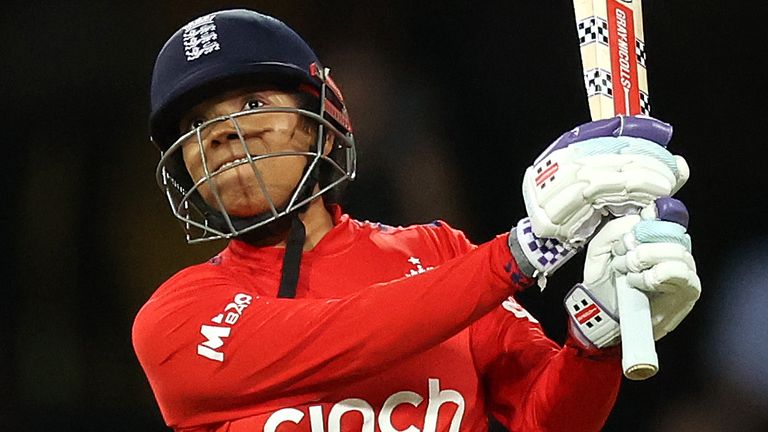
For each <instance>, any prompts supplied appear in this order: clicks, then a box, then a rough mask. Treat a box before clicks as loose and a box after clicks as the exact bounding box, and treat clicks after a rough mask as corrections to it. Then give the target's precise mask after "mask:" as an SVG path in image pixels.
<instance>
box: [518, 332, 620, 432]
mask: <svg viewBox="0 0 768 432" xmlns="http://www.w3.org/2000/svg"><path fill="white" fill-rule="evenodd" d="M620 383H621V358H620V355H619V352H618V350H617V349H615V348H614V349H609V350H603V351H595V352H587V351H584V350H581V349H580V348H577V347H576V346H574V345H572V344H570V343H567V344H566V346H565V347H564V348H563V349H561V350H560V351H559V352H558V353H557V354H555V355H554V356H552V357H551V358H550V359H549V361H548V362H547V364H546V366H544V368H543V369H542V371H541V372H540V374H539V376H538V377H537V378H536V379H535V381H534V382H533V383H532V385H531V387H530V390H529V391H528V396H527V398H526V399H525V401H524V404H523V413H524V414H523V415H520V416H516V417H515V418H516V419H518V420H521V421H524V422H526V423H528V424H518V425H516V427H515V428H513V430H520V431H564V430H573V431H582V432H589V431H600V430H601V428H602V427H603V424H604V423H605V421H606V419H607V418H608V415H609V414H610V412H611V409H612V408H613V405H614V404H615V402H616V397H617V395H618V392H619V385H620Z"/></svg>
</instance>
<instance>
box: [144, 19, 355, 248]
mask: <svg viewBox="0 0 768 432" xmlns="http://www.w3.org/2000/svg"><path fill="white" fill-rule="evenodd" d="M263 84H266V85H273V86H276V87H278V88H285V89H293V90H295V91H297V92H299V93H301V94H305V95H310V96H311V97H312V98H313V99H312V100H314V101H317V103H316V104H312V108H308V107H299V108H295V107H284V108H280V107H276V108H275V107H270V108H255V109H252V110H247V111H242V112H239V113H232V114H230V115H226V116H223V117H219V118H216V119H212V120H209V121H206V122H205V123H203V124H202V125H200V126H198V127H196V128H194V129H193V130H191V131H182V130H180V127H179V120H180V119H181V116H182V115H183V114H184V112H185V111H187V110H189V109H190V108H192V107H193V106H195V105H197V104H198V103H200V102H203V101H204V100H206V99H208V98H210V97H212V96H214V95H217V94H220V93H222V92H224V91H228V90H232V89H236V88H242V87H247V86H255V85H263ZM275 111H281V112H292V113H297V114H300V115H302V116H304V117H307V118H309V119H311V120H313V121H314V122H315V123H316V124H317V129H316V130H317V140H316V141H317V142H316V145H315V148H314V149H311V151H310V152H309V153H311V154H310V155H308V153H307V152H303V153H300V154H299V153H296V154H295V155H301V156H304V157H307V168H306V169H305V175H303V176H302V181H301V182H300V183H299V184H298V185H297V186H296V190H295V191H294V195H293V196H292V198H291V199H290V200H289V202H288V203H275V202H273V201H272V199H271V197H269V196H268V195H267V196H266V199H267V200H268V201H269V204H270V208H271V211H269V212H267V213H265V214H260V215H253V217H236V216H233V215H230V214H228V213H227V211H226V209H225V208H224V206H223V204H222V202H221V199H220V198H219V197H218V196H216V200H215V202H213V203H211V202H206V201H205V200H204V199H203V198H202V197H201V195H200V193H199V187H200V186H201V185H202V184H205V183H209V184H211V183H213V180H214V179H215V177H216V176H217V175H218V174H220V172H218V171H217V172H210V173H209V172H208V170H206V174H205V177H203V178H202V179H197V180H193V179H192V178H191V177H190V176H189V173H188V172H187V170H186V167H185V165H184V162H183V155H182V144H183V143H185V142H189V140H195V139H197V141H198V144H199V145H200V148H201V150H202V148H203V147H202V141H200V140H201V138H200V137H201V133H200V131H201V130H203V129H205V128H206V127H212V126H213V125H214V124H215V123H217V122H229V123H232V124H233V126H234V129H236V130H238V135H239V138H240V141H241V142H242V146H243V148H244V149H245V152H246V156H247V158H245V159H246V160H243V161H239V162H237V163H235V164H227V165H228V166H227V168H228V169H230V168H234V167H236V166H238V165H241V164H245V163H248V164H250V165H251V166H252V168H253V170H254V172H255V173H256V176H259V174H258V166H257V165H258V164H257V163H256V162H258V161H259V160H261V159H264V158H269V157H282V156H286V155H289V154H287V153H281V154H267V155H250V154H249V150H248V145H247V144H246V142H245V139H244V137H243V135H242V133H241V132H240V126H239V125H238V124H237V123H238V120H237V119H238V118H240V117H242V116H244V115H258V114H259V113H260V112H275ZM149 123H150V135H151V139H152V141H153V142H154V143H155V144H156V145H157V146H158V148H159V149H160V151H161V154H162V156H161V160H160V163H159V164H158V167H157V172H156V177H157V181H158V185H159V186H160V188H161V189H162V190H163V192H164V193H165V195H166V197H167V198H168V201H169V204H170V206H171V209H172V211H173V214H174V216H176V217H177V218H178V219H180V220H181V221H182V224H183V226H184V229H185V231H186V234H187V241H188V242H190V243H194V242H198V241H204V240H213V239H221V238H232V237H236V236H238V235H241V234H244V233H246V232H249V231H252V230H254V229H256V228H259V227H261V226H264V225H266V224H268V223H270V222H272V221H274V220H276V219H279V218H282V217H284V216H286V215H289V214H292V213H295V212H296V211H301V209H302V208H303V207H305V206H306V204H308V203H309V202H310V201H312V200H313V199H315V198H317V197H319V196H320V195H323V194H330V193H331V192H336V191H337V190H338V189H339V186H341V185H342V183H344V182H346V181H347V180H352V179H354V175H355V165H356V163H355V145H354V137H353V135H352V127H351V124H350V121H349V117H348V115H347V110H346V108H345V106H344V100H343V98H342V95H341V92H340V91H339V89H338V87H337V86H336V85H335V83H334V82H333V80H332V79H331V77H330V75H329V70H328V69H326V68H323V67H322V66H321V63H320V61H319V60H318V58H317V56H316V55H315V53H314V52H313V51H312V49H311V48H310V47H309V45H307V43H306V42H305V41H304V40H303V39H302V38H301V37H300V36H299V35H298V34H297V33H296V32H294V31H293V30H292V29H291V28H289V27H288V26H287V25H285V24H284V23H283V22H281V21H279V20H277V19H275V18H273V17H270V16H266V15H263V14H260V13H257V12H254V11H250V10H244V9H235V10H224V11H219V12H214V13H210V14H208V15H204V16H201V17H199V18H197V19H195V20H193V21H191V22H190V23H188V24H186V25H185V26H183V27H182V28H181V29H179V30H178V31H177V32H176V33H174V34H173V36H171V38H170V39H169V40H168V41H167V42H166V43H165V45H164V46H163V48H162V49H161V51H160V53H159V55H158V57H157V60H156V62H155V67H154V71H153V74H152V86H151V113H150V119H149ZM329 135H332V138H333V142H334V146H333V150H332V151H331V153H330V154H323V152H322V143H323V142H325V137H327V136H329ZM201 153H202V152H201ZM289 156H290V155H289ZM222 170H223V168H222ZM316 184H319V185H320V188H319V192H315V191H314V189H315V187H314V186H315V185H316ZM211 189H213V190H214V191H215V185H212V187H211ZM326 199H328V197H326ZM331 201H335V199H333V200H331Z"/></svg>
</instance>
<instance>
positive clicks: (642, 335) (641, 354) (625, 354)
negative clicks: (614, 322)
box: [616, 274, 659, 381]
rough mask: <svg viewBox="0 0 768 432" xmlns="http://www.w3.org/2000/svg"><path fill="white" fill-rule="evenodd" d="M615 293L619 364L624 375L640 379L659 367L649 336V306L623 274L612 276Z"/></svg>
mask: <svg viewBox="0 0 768 432" xmlns="http://www.w3.org/2000/svg"><path fill="white" fill-rule="evenodd" d="M616 297H617V300H618V307H619V326H620V328H621V367H622V369H623V370H624V376H625V377H627V378H629V379H631V380H633V381H641V380H645V379H648V378H650V377H652V376H654V375H656V372H658V370H659V358H658V356H657V355H656V344H655V342H654V340H653V326H652V325H651V306H650V303H649V302H648V297H647V296H646V295H645V293H643V292H642V291H640V290H638V289H635V288H632V287H631V286H629V282H628V281H627V276H626V275H622V274H619V275H617V276H616Z"/></svg>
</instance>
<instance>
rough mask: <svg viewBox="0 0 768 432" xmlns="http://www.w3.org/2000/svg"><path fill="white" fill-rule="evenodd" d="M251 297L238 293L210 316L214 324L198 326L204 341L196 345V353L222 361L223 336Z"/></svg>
mask: <svg viewBox="0 0 768 432" xmlns="http://www.w3.org/2000/svg"><path fill="white" fill-rule="evenodd" d="M251 300H253V297H251V296H249V295H248V294H243V293H238V294H236V295H235V298H234V299H233V300H232V302H231V303H229V304H228V305H227V306H226V307H225V308H224V311H223V312H222V313H220V314H218V315H216V316H215V317H213V318H211V322H213V323H214V324H216V325H208V324H203V325H202V326H200V334H201V335H203V337H205V342H203V343H201V344H199V345H198V346H197V354H198V355H201V356H203V357H205V358H208V359H211V360H215V361H218V362H223V361H224V352H223V351H221V350H220V348H222V347H223V346H224V338H226V337H229V335H230V333H231V332H232V326H234V325H235V323H237V321H238V320H239V319H240V316H241V315H242V314H243V312H244V311H245V309H246V308H247V307H248V306H249V305H250V304H251Z"/></svg>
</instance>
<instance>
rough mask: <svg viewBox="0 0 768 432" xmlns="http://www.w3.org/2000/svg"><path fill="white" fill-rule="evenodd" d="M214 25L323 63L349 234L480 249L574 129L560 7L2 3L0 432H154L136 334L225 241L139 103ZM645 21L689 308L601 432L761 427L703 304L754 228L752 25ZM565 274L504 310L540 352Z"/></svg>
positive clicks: (758, 144) (577, 84) (671, 5)
mask: <svg viewBox="0 0 768 432" xmlns="http://www.w3.org/2000/svg"><path fill="white" fill-rule="evenodd" d="M233 6H244V7H248V8H252V9H255V10H258V11H261V12H264V13H268V14H272V15H275V16H277V17H278V18H280V19H282V20H284V21H285V22H287V23H288V24H289V25H291V26H292V27H293V28H294V29H296V30H297V31H298V32H299V33H300V34H301V35H302V36H304V37H305V39H306V40H307V41H308V42H309V43H310V45H312V46H313V47H314V49H315V50H316V51H317V52H318V54H319V56H320V58H321V59H322V60H323V61H324V63H325V64H326V65H327V66H330V67H331V68H332V70H333V74H334V76H335V79H336V81H337V82H338V83H339V85H340V87H341V88H342V90H343V91H344V92H345V96H346V99H347V102H348V106H349V110H350V113H351V115H352V120H353V122H354V124H355V126H356V130H357V134H356V136H357V139H358V143H359V144H358V145H359V173H358V180H357V181H355V182H354V183H353V184H352V186H351V189H350V191H349V195H348V200H347V203H346V205H345V208H346V210H347V211H348V212H350V213H351V214H352V215H354V216H356V217H357V218H359V219H371V220H380V221H382V222H385V223H389V224H394V225H405V224H410V223H417V222H428V221H430V220H432V219H435V218H441V219H444V220H446V221H448V222H449V223H450V224H452V225H453V226H455V227H457V228H461V229H463V230H464V231H465V232H466V233H467V234H468V236H469V237H470V238H471V239H472V240H474V241H475V242H483V241H486V240H488V239H490V238H491V237H492V236H493V235H495V234H497V233H501V232H504V231H506V230H508V229H509V227H510V226H511V225H514V224H515V223H516V222H517V220H518V219H519V218H520V217H522V216H523V215H524V207H523V202H522V197H521V194H520V181H521V178H522V173H523V171H524V169H525V168H526V167H527V166H528V165H529V164H530V163H531V161H532V160H533V158H534V157H535V156H536V155H538V153H540V152H541V151H542V150H543V149H544V148H545V147H546V146H547V145H548V143H549V142H551V141H552V140H553V139H555V138H556V137H557V136H558V135H559V134H560V133H561V132H563V131H565V130H568V129H570V128H572V127H573V126H575V125H578V124H580V123H583V122H585V121H588V119H589V113H588V109H587V105H586V101H585V96H584V89H583V84H582V76H581V65H580V60H579V57H578V47H577V46H578V43H577V40H576V31H575V25H574V22H573V10H572V6H571V3H570V2H544V1H505V2H477V1H475V2H469V1H468V2H418V1H387V2H363V1H316V2H299V1H288V0H284V1H250V2H224V1H184V2H181V1H177V2H150V1H131V2H88V1H61V2H53V1H51V2H33V1H27V2H6V3H5V4H4V6H3V12H2V17H1V18H0V20H1V22H0V24H2V25H0V35H1V36H2V44H0V49H2V70H1V72H2V79H0V88H1V89H2V96H3V101H4V104H3V109H2V119H3V123H2V132H4V133H3V134H2V135H1V136H2V137H3V143H2V156H3V159H2V166H3V168H4V169H3V174H2V175H3V182H2V184H3V210H4V211H3V212H2V215H3V219H2V221H3V226H4V227H5V230H4V232H5V235H4V236H3V238H4V241H3V244H2V247H3V250H4V256H6V259H5V260H3V261H4V263H5V268H6V272H5V273H6V274H7V276H6V277H5V278H4V280H5V282H4V283H3V294H4V295H3V301H2V303H1V306H0V325H1V326H2V332H1V333H0V337H1V338H2V339H1V340H0V350H1V351H0V353H1V354H0V362H2V363H0V366H2V367H0V389H1V390H0V429H1V430H33V431H37V430H73V431H80V430H126V431H127V430H132V431H133V430H142V431H149V430H166V429H165V428H164V426H163V422H162V419H161V417H160V414H159V410H158V409H157V406H156V404H155V402H154V399H153V397H152V394H151V392H150V389H149V386H148V384H147V382H146V380H145V378H144V376H143V374H142V372H141V369H140V368H139V365H138V363H137V361H136V360H135V357H134V355H133V351H132V348H131V344H130V329H131V324H132V320H133V317H134V315H135V313H136V312H137V310H138V308H139V307H140V306H141V305H142V304H143V302H144V301H145V300H146V299H147V297H148V296H149V295H150V294H151V292H152V291H153V290H154V289H155V288H156V286H157V285H159V284H160V283H161V282H162V281H163V280H165V279H166V278H168V277H169V276H170V275H171V274H173V273H174V272H175V271H177V270H178V269H180V268H181V267H183V266H185V265H188V264H191V263H195V262H198V261H201V260H203V259H205V258H207V257H209V256H211V255H212V254H213V253H214V252H215V251H216V250H217V249H219V248H221V247H222V245H221V244H214V245H205V246H187V245H186V244H185V243H184V241H183V237H182V232H181V230H180V229H179V227H178V224H177V223H176V222H175V221H174V220H173V219H172V217H171V214H170V212H169V211H168V209H167V208H166V204H165V202H164V201H163V197H162V196H161V194H160V193H159V191H158V189H157V187H156V185H155V183H154V169H155V164H156V162H157V159H158V154H157V151H156V149H155V148H154V147H153V146H152V145H151V144H150V143H149V141H148V132H147V124H146V118H147V116H148V97H149V96H148V86H149V80H150V77H151V68H152V64H153V61H154V58H155V56H156V54H157V52H158V51H159V49H160V47H161V46H162V44H163V43H164V42H165V40H166V39H167V38H168V37H169V36H170V35H171V34H172V33H173V32H174V31H175V30H176V29H177V28H179V27H180V26H182V25H184V24H185V23H186V22H188V21H189V20H191V19H192V18H194V17H196V16H198V15H200V14H203V13H207V12H210V11H213V10H216V9H221V8H226V7H233ZM644 7H645V18H644V21H645V33H646V47H647V52H648V72H649V77H650V78H649V81H650V88H651V102H652V106H653V111H652V114H653V115H654V116H655V117H658V118H661V119H663V120H665V121H667V122H669V123H671V124H673V125H674V127H675V138H674V140H673V141H672V144H671V145H670V149H671V150H672V151H673V152H674V153H677V154H682V155H684V156H685V158H686V159H687V160H688V162H689V165H690V167H691V173H692V175H691V180H690V182H689V184H688V185H687V186H686V187H685V188H683V190H682V191H681V192H680V193H679V195H678V197H679V198H680V199H682V200H683V201H684V202H686V204H687V205H688V207H689V209H690V212H691V217H692V219H691V227H690V232H691V235H692V237H693V240H694V256H695V257H696V259H697V264H698V266H699V273H700V276H701V279H702V282H703V289H704V294H703V297H702V299H701V300H700V302H699V304H698V305H697V307H696V308H695V309H694V311H693V313H692V314H691V315H690V316H689V317H688V318H687V319H686V321H685V322H684V323H683V324H682V325H681V326H680V327H679V328H678V329H677V330H676V331H675V332H674V333H673V334H672V335H670V336H669V337H668V338H666V339H664V340H663V341H661V342H660V343H659V344H658V352H659V356H660V359H661V364H662V370H661V372H660V373H659V375H657V376H656V377H654V378H653V379H652V380H649V381H646V382H642V383H633V382H628V381H625V382H624V384H623V387H622V391H621V394H620V397H619V401H618V403H617V405H616V408H615V409H614V411H613V413H612V415H611V417H610V418H609V420H608V423H607V425H606V428H605V430H611V431H626V430H632V431H666V430H761V428H762V427H765V425H766V422H765V417H764V416H765V414H760V413H761V412H762V411H760V410H761V408H759V407H760V406H761V405H759V403H760V402H755V400H754V399H753V398H751V397H748V396H745V395H744V394H741V393H739V389H738V388H736V389H734V388H732V385H730V384H728V383H727V382H724V379H723V378H722V376H720V375H719V374H718V372H717V370H714V367H713V366H712V364H711V363H710V362H708V360H707V359H708V352H710V351H711V350H713V349H716V347H713V346H712V344H713V343H714V342H712V341H711V340H710V339H709V334H710V332H711V330H712V329H713V328H714V326H715V325H716V323H717V322H718V320H719V319H721V316H720V314H719V305H720V301H721V299H723V298H727V297H728V296H729V293H730V292H732V290H737V289H739V286H738V283H735V284H731V283H729V280H731V278H730V274H729V267H728V266H727V265H726V262H728V257H730V256H731V254H732V253H733V251H737V250H739V249H743V248H749V247H754V245H760V244H761V242H760V239H761V238H764V237H765V235H766V231H767V230H766V228H765V224H764V223H763V219H764V218H763V214H764V207H765V206H764V203H763V199H764V194H765V192H764V191H765V186H766V182H765V180H764V177H765V176H764V170H765V163H764V156H765V151H764V145H765V140H764V133H763V129H764V124H765V122H766V121H767V119H768V110H766V102H765V98H766V89H765V84H766V79H765V69H764V66H762V65H763V64H764V62H763V57H764V56H765V52H766V42H768V41H767V40H766V39H767V38H766V37H765V31H764V29H762V28H761V27H763V26H764V22H765V18H766V17H768V14H766V7H765V6H764V3H762V2H761V3H759V6H758V2H755V4H754V5H751V4H748V3H736V2H717V1H706V0H702V1H697V2H687V1H658V0H656V1H654V0H646V1H645V5H644ZM579 267H580V266H579V264H573V263H572V264H571V265H570V266H568V267H567V268H565V269H563V270H562V271H561V272H560V273H559V274H558V275H556V276H557V277H555V278H554V279H553V280H551V282H550V286H549V287H548V288H547V290H546V291H544V292H543V293H538V292H536V291H535V290H532V291H529V292H527V293H525V294H524V296H523V301H524V303H525V304H526V305H528V306H529V308H530V310H531V311H532V312H533V313H534V315H536V316H538V317H539V318H540V319H541V321H542V322H543V324H544V325H545V328H546V330H547V331H548V332H549V333H550V334H551V336H552V337H553V338H554V339H556V340H558V341H562V339H563V336H564V331H565V329H564V322H565V316H564V313H563V312H562V309H561V299H562V296H563V294H564V293H565V292H566V290H567V289H568V288H570V286H571V285H572V284H573V283H575V282H577V281H579V280H580V268H579ZM766 308H768V305H766ZM738 324H739V323H738V322H734V323H733V325H735V326H738ZM766 325H767V327H768V324H766ZM766 342H768V340H762V341H755V343H756V344H765V343H766ZM754 373H755V374H765V373H766V371H765V370H762V371H754ZM763 376H764V375H763ZM762 403H764V401H763V402H762ZM753 405H756V406H757V407H758V408H755V407H754V406H753ZM707 428H711V429H707Z"/></svg>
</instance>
